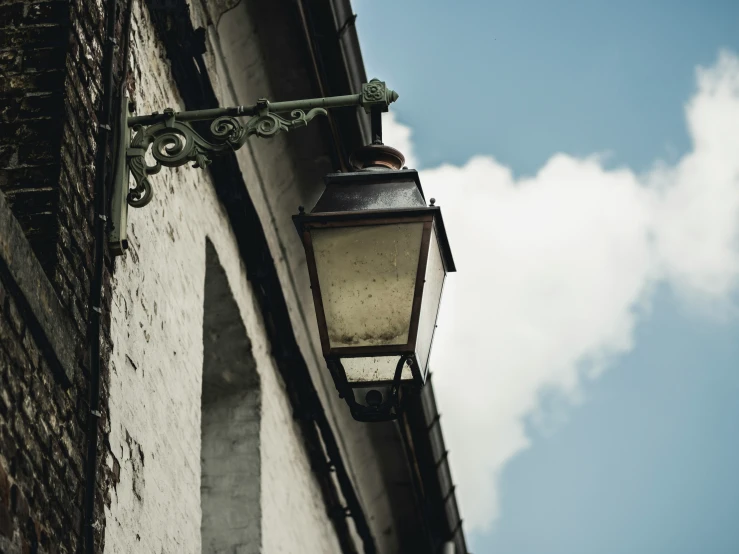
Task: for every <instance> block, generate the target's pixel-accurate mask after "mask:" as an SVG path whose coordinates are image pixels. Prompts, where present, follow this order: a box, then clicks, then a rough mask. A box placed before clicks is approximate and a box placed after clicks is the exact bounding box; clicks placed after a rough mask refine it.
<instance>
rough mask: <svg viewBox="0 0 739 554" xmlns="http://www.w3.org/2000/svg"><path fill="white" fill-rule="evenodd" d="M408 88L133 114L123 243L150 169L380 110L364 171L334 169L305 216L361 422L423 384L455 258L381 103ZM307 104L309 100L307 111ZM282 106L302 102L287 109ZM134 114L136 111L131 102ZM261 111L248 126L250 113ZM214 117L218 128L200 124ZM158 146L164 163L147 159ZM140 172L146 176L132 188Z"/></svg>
mask: <svg viewBox="0 0 739 554" xmlns="http://www.w3.org/2000/svg"><path fill="white" fill-rule="evenodd" d="M397 97H398V95H397V94H396V93H395V92H393V91H391V90H389V89H387V88H386V87H385V83H383V82H381V81H377V80H373V81H370V82H369V83H366V84H365V85H363V87H362V93H361V94H356V95H347V96H338V97H329V98H317V99H311V100H298V101H293V102H276V103H269V102H267V101H266V100H260V101H259V102H258V103H257V104H256V105H254V106H238V107H235V108H218V109H211V110H199V111H193V112H180V113H176V112H174V111H172V110H165V111H164V113H162V114H152V115H148V116H134V115H132V114H130V113H129V114H127V115H124V116H123V120H122V121H121V131H120V135H119V141H120V142H119V144H125V145H128V146H127V147H126V148H121V149H119V151H118V164H117V177H116V180H115V187H114V194H113V202H112V203H113V206H112V214H113V221H112V229H111V235H110V246H111V251H112V252H113V253H114V254H121V253H123V251H124V250H125V249H126V247H127V240H126V220H127V210H128V207H129V206H131V207H136V208H138V207H142V206H144V205H146V204H147V203H148V202H149V201H150V200H151V198H152V194H153V188H152V186H151V183H150V181H149V178H148V176H149V175H152V174H154V173H157V172H158V171H159V170H160V169H161V167H162V166H167V167H177V166H181V165H184V164H186V163H188V162H193V165H194V167H205V166H207V165H208V164H209V163H210V162H211V157H212V156H213V155H217V154H219V153H223V152H230V151H233V150H235V149H237V148H240V147H241V146H243V144H244V143H245V142H246V140H247V138H248V137H249V136H251V135H257V136H260V137H269V136H272V135H274V134H276V133H277V132H279V131H282V130H285V131H286V130H290V129H292V128H294V127H300V126H305V125H307V124H308V122H309V121H310V120H311V119H313V117H315V116H317V115H326V114H327V112H326V108H329V109H330V108H334V107H343V106H352V105H353V106H362V107H363V108H364V109H365V110H366V111H367V113H369V114H370V115H371V121H372V135H373V143H372V144H371V145H368V146H365V147H363V148H361V149H360V150H359V151H357V152H355V153H354V154H353V155H352V157H351V160H350V161H351V163H352V166H353V169H354V171H352V172H348V173H332V174H329V175H327V176H326V190H325V192H324V193H323V195H322V196H321V198H320V199H319V200H318V203H317V204H316V205H315V207H314V208H313V210H311V212H310V213H305V211H304V209H303V208H302V207H301V208H300V210H299V211H300V213H299V214H297V215H295V216H294V217H293V221H294V223H295V227H296V229H297V230H298V233H299V234H300V236H301V238H302V241H303V245H304V247H305V252H306V259H307V263H308V272H309V275H310V282H311V288H312V290H313V300H314V303H315V309H316V316H317V320H318V329H319V335H320V338H321V346H322V349H323V355H324V357H325V359H326V363H327V365H328V368H329V370H330V371H331V374H332V377H333V379H334V383H335V384H336V388H337V389H338V391H339V394H340V395H341V396H342V397H343V398H344V399H345V400H346V402H347V403H348V404H349V407H350V409H351V413H352V416H353V417H354V418H355V419H357V420H360V421H385V420H390V419H395V418H396V417H397V416H398V414H399V411H400V410H401V409H402V397H403V395H404V394H406V393H407V392H409V391H411V390H417V389H419V388H420V387H421V386H423V384H424V382H425V380H426V375H427V373H428V361H429V355H430V350H431V343H432V340H433V336H434V330H435V327H436V317H437V313H438V310H439V303H440V300H441V291H442V288H443V284H444V278H445V276H446V273H447V272H450V271H454V270H455V269H454V261H453V259H452V255H451V250H450V248H449V243H448V240H447V236H446V232H445V230H444V223H443V220H442V218H441V211H440V209H439V207H438V206H435V205H434V200H433V199H431V201H430V204H428V205H427V203H426V200H425V197H424V194H423V190H422V188H421V183H420V181H419V178H418V173H417V172H416V171H415V170H413V169H406V168H403V164H404V162H405V160H404V158H403V155H402V154H401V153H400V152H398V151H397V150H395V149H394V148H390V147H388V146H385V145H383V144H382V141H381V139H382V125H381V113H382V112H384V111H387V109H388V105H389V104H390V103H391V102H394V101H395V100H396V99H397ZM306 110H307V111H306ZM282 113H290V117H289V118H286V117H283V116H282V115H280V114H282ZM124 114H125V112H124ZM242 116H250V117H252V119H251V120H249V121H248V122H247V124H246V125H242V124H241V123H240V122H239V121H238V119H237V118H238V117H242ZM203 120H210V121H211V125H210V136H209V137H207V138H206V137H203V136H202V135H201V134H199V133H198V132H196V131H195V129H194V128H193V127H192V126H191V125H190V122H192V121H203ZM149 151H150V152H151V154H152V155H153V157H154V159H155V162H156V163H155V164H154V165H152V166H149V165H147V163H146V161H145V156H146V154H147V152H149ZM129 171H130V173H131V174H132V175H133V177H134V181H135V187H134V188H132V189H130V188H129V184H128V180H129Z"/></svg>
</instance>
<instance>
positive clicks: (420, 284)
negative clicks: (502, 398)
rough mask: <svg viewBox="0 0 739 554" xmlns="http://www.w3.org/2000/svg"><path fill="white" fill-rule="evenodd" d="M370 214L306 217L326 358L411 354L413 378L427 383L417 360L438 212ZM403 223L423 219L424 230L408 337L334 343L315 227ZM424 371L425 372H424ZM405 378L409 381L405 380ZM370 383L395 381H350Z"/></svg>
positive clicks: (305, 234) (309, 258) (304, 224)
mask: <svg viewBox="0 0 739 554" xmlns="http://www.w3.org/2000/svg"><path fill="white" fill-rule="evenodd" d="M366 215H368V217H365V218H361V219H360V218H359V217H358V216H359V214H358V213H357V212H352V213H351V214H348V213H343V214H342V213H332V214H321V215H318V214H311V215H309V216H307V217H306V216H304V219H303V221H302V239H303V246H304V248H305V253H306V262H307V265H308V273H309V276H310V281H311V289H312V293H313V302H314V305H315V309H316V316H317V320H318V329H319V335H320V339H321V348H322V350H323V355H324V357H325V358H326V359H337V360H338V359H342V358H357V357H363V358H364V357H381V356H395V357H397V356H403V355H405V356H409V357H410V359H411V371H412V374H413V380H412V381H413V382H414V383H416V384H419V385H420V384H423V382H424V381H425V372H426V368H421V367H419V365H418V361H417V360H416V342H417V338H418V329H419V318H420V315H421V305H422V299H423V292H424V281H425V277H426V266H427V263H428V256H429V247H430V242H431V234H432V232H433V229H434V212H433V211H431V210H429V211H425V210H424V211H422V212H420V213H419V212H418V211H416V213H415V214H409V213H408V212H407V211H401V212H400V213H395V214H393V213H392V211H388V212H384V213H378V212H374V213H371V214H366ZM402 223H422V224H423V231H422V235H421V244H420V253H419V257H418V267H417V270H416V281H415V287H414V291H413V303H412V309H411V321H410V328H409V333H408V341H407V342H406V343H405V344H394V345H371V346H347V347H332V346H331V344H330V340H329V337H328V331H327V325H326V314H325V310H324V304H323V296H322V293H321V285H320V282H319V279H318V271H317V267H316V259H315V253H314V249H313V238H312V235H311V231H312V230H313V229H325V228H338V227H358V226H364V225H392V224H402ZM422 372H423V374H422ZM403 382H406V383H407V382H408V381H406V380H404V381H403ZM368 383H370V384H376V385H381V384H389V383H391V381H389V382H386V381H369V382H368V381H353V382H351V383H348V382H347V384H348V385H349V386H351V387H363V386H366V385H367V384H368Z"/></svg>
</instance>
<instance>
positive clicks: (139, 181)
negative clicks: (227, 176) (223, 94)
mask: <svg viewBox="0 0 739 554" xmlns="http://www.w3.org/2000/svg"><path fill="white" fill-rule="evenodd" d="M165 114H166V115H167V116H168V117H167V119H166V120H165V121H163V122H160V123H155V124H153V125H150V126H148V127H144V126H141V125H138V126H136V127H134V129H133V130H134V132H135V135H134V136H133V139H132V140H131V146H130V147H129V148H128V150H127V152H126V157H127V159H128V166H129V168H130V170H131V174H132V175H133V178H134V181H135V183H136V185H135V186H134V187H133V188H132V189H130V191H129V193H128V204H129V205H130V206H133V207H135V208H141V207H143V206H146V205H147V204H148V203H149V202H150V201H151V199H152V197H153V190H152V186H151V182H150V181H149V178H148V176H149V175H153V174H155V173H158V172H159V171H160V170H161V169H162V166H166V167H179V166H181V165H184V164H186V163H187V162H193V167H200V168H204V167H207V166H208V165H209V164H210V163H211V157H212V156H213V155H217V154H221V153H223V152H231V151H234V150H238V149H239V148H241V147H242V146H243V145H244V143H245V142H246V139H247V138H249V137H250V136H251V135H257V136H259V137H271V136H273V135H275V134H277V133H278V132H280V131H289V130H290V129H294V128H296V127H304V126H306V125H307V124H308V122H309V121H311V120H312V119H313V118H314V117H316V116H317V115H328V112H326V110H324V109H323V108H313V109H312V110H310V111H308V113H306V112H305V111H303V110H293V111H292V112H291V113H290V119H287V118H285V117H282V116H280V115H277V114H273V113H270V112H269V111H268V110H264V111H262V112H261V113H260V114H259V115H257V116H255V117H253V118H252V119H251V120H250V121H249V122H248V123H247V124H246V126H244V125H243V124H242V123H241V122H240V121H239V120H238V119H236V118H234V117H231V116H221V117H218V118H216V119H214V120H213V121H212V122H211V124H210V128H209V131H210V135H209V137H208V139H205V138H204V137H203V136H202V135H200V134H199V133H198V132H197V131H196V130H195V129H194V128H193V127H192V126H191V125H190V124H189V123H186V122H183V121H177V120H176V114H175V113H174V112H173V111H172V110H167V111H166V112H165ZM150 149H151V154H152V156H153V157H154V161H155V163H154V165H148V164H147V163H146V158H145V157H146V153H147V152H148V151H150Z"/></svg>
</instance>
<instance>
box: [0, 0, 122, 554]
mask: <svg viewBox="0 0 739 554" xmlns="http://www.w3.org/2000/svg"><path fill="white" fill-rule="evenodd" d="M104 19H105V18H104V14H103V11H102V3H100V2H95V1H94V0H71V1H70V0H61V1H56V0H52V1H37V0H29V1H26V2H13V1H10V2H9V1H8V0H0V72H1V73H0V194H3V195H4V198H5V199H6V200H7V204H8V205H9V206H10V209H11V210H12V213H13V215H14V216H15V219H16V220H17V221H18V223H19V224H20V227H21V229H22V231H23V234H24V235H25V237H26V239H27V243H26V244H25V246H26V247H28V246H29V245H30V247H31V248H32V250H33V253H31V252H30V251H29V253H28V256H27V257H34V254H35V257H36V258H37V260H38V262H39V263H37V264H35V265H34V264H31V265H32V266H33V267H31V269H29V268H28V267H26V268H25V269H24V272H25V273H24V274H23V275H22V277H23V278H24V279H25V280H26V281H29V280H30V281H31V282H36V283H41V282H42V281H44V284H45V285H47V286H49V288H50V290H51V293H50V294H51V296H50V297H49V298H51V300H53V302H52V303H53V304H55V305H56V304H57V303H58V306H57V311H56V312H54V313H56V314H57V319H56V322H57V325H58V326H61V327H64V328H65V331H66V332H67V334H66V336H67V337H68V342H69V343H71V345H72V346H71V348H72V351H73V357H74V366H75V368H74V372H73V379H72V383H71V386H70V383H65V382H63V381H64V380H60V379H58V378H55V377H54V373H53V372H52V371H51V368H50V366H51V365H52V360H51V359H50V358H49V354H50V353H49V349H48V345H46V344H41V345H39V340H41V341H42V342H46V338H45V337H44V330H43V329H39V326H38V322H37V321H36V319H37V316H38V314H36V313H34V310H33V309H32V306H31V304H33V303H31V304H29V302H28V301H27V300H28V299H27V298H26V296H24V291H23V290H21V289H19V287H18V283H16V282H14V279H13V277H14V276H13V272H12V271H10V269H12V268H9V267H6V268H5V271H4V272H2V271H0V276H2V277H4V278H3V280H2V281H1V286H2V288H1V289H0V552H3V553H5V552H7V553H8V554H14V553H15V552H37V551H38V552H75V551H77V550H78V547H79V546H80V543H81V540H82V539H81V537H82V525H83V513H82V510H83V506H84V502H83V495H84V457H85V448H86V435H85V429H86V425H87V417H88V408H87V406H88V399H87V395H88V390H87V382H86V379H85V375H86V372H87V371H88V368H89V360H87V359H86V351H87V346H88V343H87V337H86V335H87V314H88V310H89V306H88V301H87V299H88V296H89V293H90V279H91V275H92V271H93V259H92V252H93V233H92V231H93V224H94V219H93V216H94V213H93V186H94V179H95V174H94V161H95V151H96V144H95V138H96V134H97V127H96V110H97V108H98V106H99V97H100V96H101V75H100V63H101V59H102V44H103V42H102V41H103V37H102V33H103V24H104ZM0 217H5V218H9V217H10V216H9V215H8V214H7V213H2V214H0ZM23 246H24V245H21V244H17V245H15V246H11V247H10V248H9V249H8V250H7V251H6V252H4V253H3V252H1V251H0V269H2V266H3V264H6V265H7V264H9V263H10V262H9V261H8V260H9V258H11V257H12V256H13V253H14V252H17V251H18V249H22V247H23ZM3 255H4V256H5V259H3ZM34 263H35V260H34ZM109 274H110V265H108V267H107V268H106V277H105V289H104V290H105V293H104V306H103V312H104V314H106V315H105V316H104V325H103V327H104V332H103V343H104V347H103V353H104V358H105V359H104V360H103V368H104V371H103V375H102V403H101V406H102V410H101V411H102V413H103V417H102V418H101V419H100V425H101V427H102V428H103V431H105V429H106V428H107V425H108V424H107V401H106V398H107V382H108V376H107V372H105V368H106V367H107V363H106V360H107V353H108V352H109V351H110V340H109V332H108V329H109V316H108V315H107V314H108V311H109V310H108V309H107V308H108V305H109V298H110V294H109V291H110V284H109V283H110V278H109ZM15 277H16V278H17V277H18V275H17V274H16V275H15ZM52 287H53V288H52ZM37 307H38V306H37ZM47 331H48V329H47ZM66 387H68V388H66ZM101 437H103V439H101V441H100V446H99V452H100V454H99V457H102V453H103V451H104V450H105V440H104V437H105V433H104V432H102V433H101ZM99 468H100V470H99V477H98V483H99V486H98V491H97V496H98V501H97V502H96V507H97V511H98V513H97V518H96V519H97V521H98V523H99V525H98V530H97V542H98V545H100V546H102V537H103V533H102V531H103V528H104V512H103V509H102V506H103V501H104V498H105V496H106V493H105V491H107V490H108V488H109V483H110V480H111V475H110V472H108V471H106V470H105V468H104V466H103V465H102V464H101V465H100V466H99Z"/></svg>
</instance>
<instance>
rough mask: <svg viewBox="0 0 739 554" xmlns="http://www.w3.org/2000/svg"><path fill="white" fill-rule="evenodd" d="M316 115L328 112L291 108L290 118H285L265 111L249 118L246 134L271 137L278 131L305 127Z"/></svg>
mask: <svg viewBox="0 0 739 554" xmlns="http://www.w3.org/2000/svg"><path fill="white" fill-rule="evenodd" d="M317 115H328V112H327V111H326V110H324V109H323V108H313V109H312V110H310V111H308V113H305V112H304V111H303V110H293V111H292V112H290V117H291V118H292V119H285V118H284V117H282V116H281V115H277V114H274V113H270V112H267V111H265V112H263V113H261V114H260V115H258V116H255V117H253V118H252V119H250V120H249V123H248V124H247V126H246V134H247V136H251V135H257V136H258V137H262V138H266V137H271V136H274V135H276V134H277V133H279V132H280V131H289V130H290V129H294V128H297V127H305V126H306V125H308V122H310V121H311V120H312V119H313V118H314V117H316V116H317Z"/></svg>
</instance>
